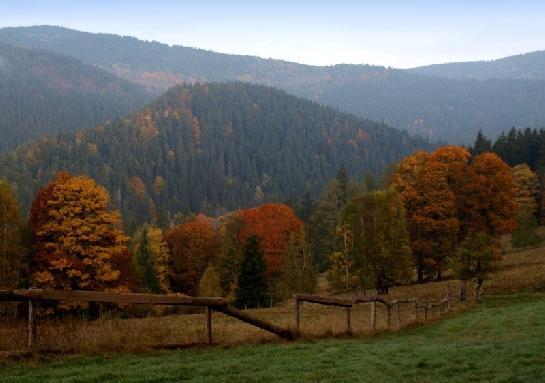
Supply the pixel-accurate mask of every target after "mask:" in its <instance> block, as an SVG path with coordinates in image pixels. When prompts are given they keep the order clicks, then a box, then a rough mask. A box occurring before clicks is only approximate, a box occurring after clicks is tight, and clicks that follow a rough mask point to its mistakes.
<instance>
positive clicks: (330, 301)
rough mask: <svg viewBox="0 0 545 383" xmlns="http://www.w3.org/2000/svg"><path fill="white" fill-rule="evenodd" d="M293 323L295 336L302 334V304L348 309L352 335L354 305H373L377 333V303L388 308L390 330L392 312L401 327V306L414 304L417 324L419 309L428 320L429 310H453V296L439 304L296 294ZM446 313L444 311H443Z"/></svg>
mask: <svg viewBox="0 0 545 383" xmlns="http://www.w3.org/2000/svg"><path fill="white" fill-rule="evenodd" d="M293 302H294V303H293V322H294V326H295V329H294V331H295V334H296V335H300V334H301V303H303V302H309V303H316V304H320V305H327V306H337V307H344V308H345V309H346V332H347V333H351V332H352V327H351V318H350V316H351V309H352V307H353V306H354V305H357V304H363V303H371V330H372V331H376V324H377V303H381V304H382V305H384V306H385V307H386V310H387V315H388V317H387V323H388V329H390V328H392V311H393V310H395V314H396V328H397V329H399V328H400V327H401V314H400V309H399V305H400V304H412V305H413V320H414V321H415V322H416V321H417V320H418V309H419V308H423V309H424V319H425V320H427V319H428V310H431V309H433V308H435V307H439V314H441V313H442V311H441V308H443V307H445V306H446V311H448V310H450V308H451V296H450V294H449V293H448V292H447V294H446V295H445V298H443V299H441V300H440V301H437V302H431V301H419V300H418V299H417V298H404V299H394V300H388V299H386V298H385V297H383V296H380V295H371V296H364V297H356V298H353V299H344V298H337V297H325V296H321V295H311V294H295V295H294V296H293ZM443 311H444V310H443Z"/></svg>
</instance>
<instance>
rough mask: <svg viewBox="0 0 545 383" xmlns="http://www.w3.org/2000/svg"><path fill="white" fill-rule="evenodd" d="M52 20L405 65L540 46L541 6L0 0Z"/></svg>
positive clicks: (280, 54) (11, 19) (205, 43)
mask: <svg viewBox="0 0 545 383" xmlns="http://www.w3.org/2000/svg"><path fill="white" fill-rule="evenodd" d="M36 24H52V25H63V26H66V27H69V28H74V29H79V30H83V31H90V32H109V33H116V34H123V35H131V36H136V37H139V38H142V39H146V40H157V41H160V42H164V43H168V44H179V45H185V46H193V47H199V48H205V49H211V50H214V51H218V52H227V53H239V54H250V55H257V56H262V57H273V58H279V59H285V60H290V61H297V62H300V63H307V64H316V65H328V64H335V63H358V64H359V63H367V64H378V65H385V66H393V67H401V68H406V67H412V66H417V65H425V64H431V63H441V62H449V61H469V60H478V59H493V58H499V57H503V56H508V55H512V54H517V53H523V52H529V51H535V50H543V49H545V1H525V0H520V1H517V0H512V1H504V0H496V1H492V0H474V1H468V0H457V1H446V0H444V1H441V0H436V1H411V0H406V1H401V0H392V1H388V0H374V1H365V0H363V1H348V0H345V1H343V0H331V1H321V0H314V1H304V0H301V1H297V0H292V1H284V0H274V1H273V0H270V1H267V2H265V1H257V0H256V1H237V0H224V1H207V0H200V1H191V0H187V1H183V0H178V1H175V0H155V1H151V0H150V1H143V0H130V1H129V0H110V1H104V0H86V1H82V0H42V1H40V0H17V1H13V0H0V25H1V26H20V25H36Z"/></svg>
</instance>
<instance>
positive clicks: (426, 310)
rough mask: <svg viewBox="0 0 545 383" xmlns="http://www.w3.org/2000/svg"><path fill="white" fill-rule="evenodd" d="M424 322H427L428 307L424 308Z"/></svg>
mask: <svg viewBox="0 0 545 383" xmlns="http://www.w3.org/2000/svg"><path fill="white" fill-rule="evenodd" d="M424 320H425V321H426V320H428V306H427V305H426V306H424Z"/></svg>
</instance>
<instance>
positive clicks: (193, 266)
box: [165, 214, 219, 294]
mask: <svg viewBox="0 0 545 383" xmlns="http://www.w3.org/2000/svg"><path fill="white" fill-rule="evenodd" d="M165 241H166V242H167V244H168V246H169V248H170V253H171V262H172V265H171V266H172V268H171V276H170V281H171V288H172V290H173V291H177V292H183V293H186V294H196V293H197V289H198V286H199V280H200V278H201V276H202V274H203V273H204V270H205V269H206V267H207V266H208V264H209V263H214V262H215V261H216V258H217V256H218V252H219V241H218V235H217V233H216V230H215V229H214V227H213V226H212V224H211V222H210V219H209V218H207V217H206V216H205V215H203V214H199V215H198V216H196V217H195V218H193V219H191V220H189V221H187V222H184V223H182V224H181V225H178V226H175V227H173V228H172V229H170V230H168V231H167V232H166V233H165Z"/></svg>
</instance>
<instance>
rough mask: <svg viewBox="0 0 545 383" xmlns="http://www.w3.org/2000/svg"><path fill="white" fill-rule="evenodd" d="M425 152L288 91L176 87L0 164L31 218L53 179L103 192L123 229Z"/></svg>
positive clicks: (266, 196)
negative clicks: (89, 180) (70, 176)
mask: <svg viewBox="0 0 545 383" xmlns="http://www.w3.org/2000/svg"><path fill="white" fill-rule="evenodd" d="M428 147H429V144H427V143H426V142H424V141H422V140H419V139H415V138H412V137H410V136H409V135H408V134H407V133H406V132H401V131H399V130H396V129H393V128H389V127H387V126H385V125H383V124H380V123H376V122H372V121H369V120H362V119H359V118H357V117H354V116H352V115H349V114H344V113H340V112H338V111H335V110H334V109H331V108H328V107H323V106H320V105H318V104H316V103H314V102H311V101H308V100H305V99H302V98H297V97H295V96H291V95H288V94H286V93H285V92H283V91H280V90H277V89H274V88H270V87H265V86H258V85H251V84H247V83H242V82H234V83H209V84H204V85H201V84H194V85H183V86H178V87H176V88H173V89H171V90H170V91H169V92H168V93H167V94H166V95H164V96H162V97H160V98H159V99H157V100H156V101H154V102H152V103H151V104H150V105H148V106H147V107H145V108H144V109H142V110H140V111H139V112H137V113H135V114H132V115H130V116H128V117H126V118H123V119H119V120H116V121H114V122H111V123H106V124H102V125H100V126H98V127H96V128H94V129H83V130H80V131H78V132H76V133H72V134H64V135H60V136H58V137H55V138H49V139H41V140H38V141H36V142H35V143H33V144H30V145H26V146H24V147H21V148H19V149H17V150H16V151H14V152H11V153H9V154H8V155H6V156H4V157H0V176H1V177H5V178H7V179H8V180H9V181H10V182H11V183H12V184H13V185H14V186H15V188H16V190H17V192H18V194H19V195H20V197H21V198H22V202H23V204H24V206H25V207H26V208H28V206H29V205H30V203H31V201H32V199H33V197H34V195H35V193H36V191H37V190H38V188H40V187H42V186H43V185H44V184H45V183H46V182H48V181H49V180H50V179H51V178H52V177H53V175H54V174H55V173H56V172H57V171H59V170H67V171H69V172H72V173H76V174H81V173H84V174H87V175H89V176H91V177H93V178H95V179H97V180H98V182H99V183H100V184H102V185H104V186H105V187H106V188H107V189H108V190H109V191H110V192H111V194H112V197H113V203H114V205H115V206H116V207H118V208H120V209H121V210H122V213H123V217H124V220H125V223H126V225H127V227H128V228H129V229H130V228H133V227H134V225H136V224H137V223H141V222H142V221H145V220H148V221H149V220H154V219H157V217H165V216H167V215H168V216H170V217H172V216H173V215H174V214H175V213H177V212H188V211H192V212H198V211H203V212H205V213H209V214H218V213H221V212H222V211H224V209H227V210H232V209H236V208H239V207H248V206H252V205H256V204H259V203H262V202H264V201H284V200H287V199H289V198H291V197H293V198H299V197H300V196H301V195H303V193H304V191H305V190H308V191H310V192H311V193H313V194H314V195H317V194H318V193H320V191H321V190H322V188H323V187H324V186H325V184H326V183H327V182H328V180H330V179H331V178H332V177H333V176H334V175H335V173H336V171H337V170H338V169H339V167H340V166H341V165H344V166H345V168H346V169H347V171H348V172H349V174H350V175H352V176H354V177H358V178H361V177H363V176H364V175H365V174H367V172H369V171H374V172H377V173H378V172H381V171H382V170H383V168H384V166H385V165H386V164H388V163H391V162H393V161H397V160H399V159H400V158H402V157H403V156H405V155H407V154H409V153H411V152H413V151H414V150H416V149H418V148H428Z"/></svg>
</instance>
